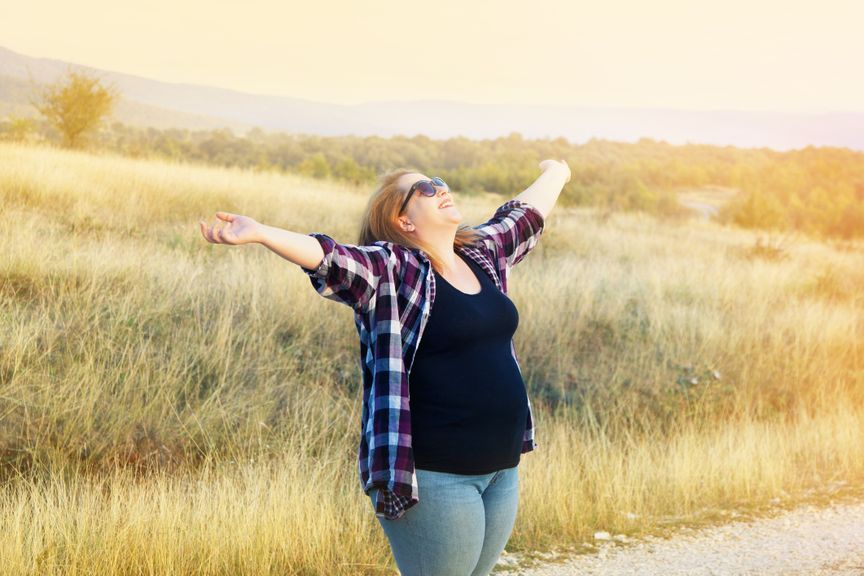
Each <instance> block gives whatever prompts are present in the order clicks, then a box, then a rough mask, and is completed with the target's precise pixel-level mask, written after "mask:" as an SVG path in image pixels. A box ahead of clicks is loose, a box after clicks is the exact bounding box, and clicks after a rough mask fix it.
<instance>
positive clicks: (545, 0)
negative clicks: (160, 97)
mask: <svg viewBox="0 0 864 576" xmlns="http://www.w3.org/2000/svg"><path fill="white" fill-rule="evenodd" d="M862 23H864V1H862V0H815V1H813V0H721V1H703V0H629V1H622V0H591V1H582V0H534V1H533V2H529V1H527V0H496V1H492V0H426V1H424V2H416V1H413V0H350V1H349V0H339V1H316V0H304V1H302V2H300V1H296V0H280V1H270V0H246V1H245V2H243V3H242V4H241V2H238V1H231V2H227V1H219V0H207V1H202V0H171V1H166V0H150V1H149V2H146V3H141V2H134V3H133V2H123V1H122V0H72V1H70V0H62V1H61V0H52V1H45V0H15V1H14V4H13V1H12V0H0V46H4V47H6V48H9V49H11V50H14V51H16V52H21V53H24V54H26V55H29V56H35V57H47V58H56V59H61V60H66V61H70V62H74V63H77V64H86V65H89V66H93V67H96V68H102V69H107V70H113V71H117V72H126V73H130V74H135V75H139V76H145V77H148V78H151V79H155V80H163V81H168V82H182V83H192V84H205V85H210V86H219V87H224V88H232V89H235V90H240V91H243V92H250V93H256V94H277V95H283V96H292V97H297V98H305V99H309V100H318V101H324V102H335V103H342V104H355V103H359V102H364V101H369V100H419V99H446V100H461V101H466V102H478V103H495V102H499V103H520V104H556V105H586V106H635V107H674V108H686V109H720V108H722V109H738V110H775V111H808V112H823V111H864V74H861V68H862V63H864V34H862V33H861V26H862Z"/></svg>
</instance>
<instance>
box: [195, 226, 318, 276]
mask: <svg viewBox="0 0 864 576" xmlns="http://www.w3.org/2000/svg"><path fill="white" fill-rule="evenodd" d="M216 217H217V218H219V219H220V220H222V221H224V222H226V224H225V225H224V226H222V227H221V228H217V227H216V226H212V227H211V226H207V225H206V224H205V222H204V221H203V220H201V221H200V225H201V234H203V235H204V238H206V239H207V241H208V242H211V243H213V244H229V245H232V246H236V245H239V244H250V243H258V244H263V245H264V246H266V247H267V248H269V249H270V250H272V251H273V252H275V253H276V254H278V255H279V256H281V257H282V258H285V259H286V260H288V261H289V262H293V263H294V264H298V265H299V266H301V267H304V268H313V269H314V268H317V267H318V265H319V264H320V263H321V260H322V259H323V258H324V250H323V249H322V248H321V243H320V242H318V241H317V240H316V239H315V238H313V237H312V236H309V235H307V234H300V233H299V232H292V231H290V230H283V229H282V228H276V227H275V226H267V225H266V224H261V223H260V222H257V221H255V220H254V219H252V218H250V217H248V216H241V215H240V214H231V213H230V212H216Z"/></svg>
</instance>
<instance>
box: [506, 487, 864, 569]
mask: <svg viewBox="0 0 864 576" xmlns="http://www.w3.org/2000/svg"><path fill="white" fill-rule="evenodd" d="M596 542H597V552H595V553H591V554H583V555H579V556H575V557H572V558H570V559H568V560H566V561H564V562H562V563H560V564H558V563H556V564H551V563H550V564H546V565H544V566H541V567H536V568H526V569H522V571H519V570H516V571H510V572H509V574H520V575H524V576H564V575H567V576H571V575H580V576H582V575H600V574H602V575H604V576H606V575H610V576H611V575H618V574H622V575H623V574H634V575H636V574H638V575H640V576H643V575H644V576H653V575H656V576H661V575H662V576H677V575H682V576H683V575H687V576H697V575H706V576H707V575H716V576H720V575H723V576H726V575H736V576H737V575H745V574H746V575H751V574H752V575H759V576H774V575H778V576H779V575H783V576H792V575H796V576H800V575H805V574H806V575H808V576H811V575H826V576H827V575H831V576H841V575H842V576H853V575H856V576H864V502H857V503H833V504H831V505H830V506H827V507H824V508H823V507H815V506H813V505H808V506H804V507H801V508H796V509H794V510H790V511H785V512H780V513H779V514H778V515H776V516H772V517H769V518H757V519H755V520H750V521H735V522H731V523H729V524H724V525H721V526H712V527H707V528H701V529H687V528H681V529H678V530H676V534H675V535H674V536H672V537H670V538H668V539H665V538H659V537H645V538H644V539H639V540H635V539H634V540H632V541H625V542H619V541H616V540H615V539H614V538H613V539H611V540H608V541H606V540H598V541H596ZM550 558H551V556H550ZM502 560H503V561H502V562H501V565H502V568H503V567H504V566H505V565H507V564H510V565H511V566H513V567H515V563H514V561H515V560H518V558H517V557H516V555H515V554H510V555H505V556H504V557H503V558H502ZM511 570H512V568H511ZM501 573H502V574H504V573H505V572H501Z"/></svg>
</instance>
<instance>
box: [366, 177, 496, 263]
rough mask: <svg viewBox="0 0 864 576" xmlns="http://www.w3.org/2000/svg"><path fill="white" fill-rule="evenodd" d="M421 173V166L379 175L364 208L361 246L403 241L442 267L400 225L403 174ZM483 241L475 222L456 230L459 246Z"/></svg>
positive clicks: (476, 244) (403, 196) (475, 244)
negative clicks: (400, 184)
mask: <svg viewBox="0 0 864 576" xmlns="http://www.w3.org/2000/svg"><path fill="white" fill-rule="evenodd" d="M415 173H419V171H417V170H409V169H407V168H400V169H397V170H392V171H390V172H387V173H386V174H384V175H383V176H381V177H380V178H379V184H378V189H377V190H375V192H373V193H372V196H371V197H370V198H369V202H368V203H367V204H366V209H365V211H364V212H363V220H362V222H361V224H360V235H359V237H358V240H357V243H358V244H359V245H361V246H364V245H370V244H373V243H375V242H376V241H379V240H385V241H387V242H393V243H394V244H401V245H402V246H406V247H408V248H416V249H420V250H423V252H425V253H426V256H427V257H428V258H429V260H431V261H432V266H433V267H434V268H436V269H440V264H441V263H440V262H439V261H437V259H435V258H434V257H433V256H432V255H431V254H429V251H428V250H427V249H426V247H425V246H423V245H421V244H420V243H418V242H416V241H415V240H414V237H413V236H410V235H409V234H406V233H405V232H404V231H403V230H402V228H400V226H399V209H400V208H401V207H402V202H403V201H404V200H405V192H406V191H405V190H403V189H401V188H399V185H398V182H399V178H401V177H402V176H404V175H405V174H415ZM480 242H481V235H480V233H478V232H477V231H476V230H474V229H473V228H472V227H471V226H468V225H462V226H459V228H458V229H457V230H456V238H455V239H454V240H453V246H454V248H455V247H456V246H459V247H463V246H471V247H476V246H478V245H479V244H480Z"/></svg>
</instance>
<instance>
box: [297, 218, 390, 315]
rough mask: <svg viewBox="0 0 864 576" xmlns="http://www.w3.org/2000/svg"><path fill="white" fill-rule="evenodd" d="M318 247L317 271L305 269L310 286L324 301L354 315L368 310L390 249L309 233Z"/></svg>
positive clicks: (385, 268)
mask: <svg viewBox="0 0 864 576" xmlns="http://www.w3.org/2000/svg"><path fill="white" fill-rule="evenodd" d="M309 236H312V237H313V238H315V239H316V240H318V242H319V243H320V244H321V248H322V249H323V250H324V259H323V260H321V263H320V264H319V265H318V267H317V268H315V269H312V268H305V267H303V266H300V268H301V270H303V272H305V273H306V274H307V275H308V276H309V279H310V281H311V282H312V286H314V288H315V290H316V291H317V292H318V293H319V294H320V295H321V296H323V297H324V298H327V299H330V300H334V301H336V302H341V303H342V304H346V305H348V306H350V307H351V308H353V309H354V310H355V311H357V312H363V311H365V310H366V309H367V307H368V305H369V303H370V302H371V300H372V297H373V296H374V294H375V290H376V289H377V288H378V282H379V280H380V279H381V277H382V276H383V275H384V274H385V272H386V270H387V262H388V260H389V258H390V253H389V250H388V249H387V248H385V247H383V246H378V245H373V246H356V245H353V244H340V243H338V242H336V241H335V240H334V239H333V238H331V237H330V236H328V235H327V234H322V233H320V232H312V233H311V234H309Z"/></svg>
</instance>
